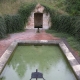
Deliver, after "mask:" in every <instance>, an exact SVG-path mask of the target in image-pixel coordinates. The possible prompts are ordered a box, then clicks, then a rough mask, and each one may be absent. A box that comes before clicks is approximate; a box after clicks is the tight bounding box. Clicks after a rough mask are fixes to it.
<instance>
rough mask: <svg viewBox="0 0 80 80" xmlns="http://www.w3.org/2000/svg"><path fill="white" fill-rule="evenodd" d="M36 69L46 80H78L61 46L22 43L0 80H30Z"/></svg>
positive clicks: (13, 54)
mask: <svg viewBox="0 0 80 80" xmlns="http://www.w3.org/2000/svg"><path fill="white" fill-rule="evenodd" d="M36 69H38V71H39V72H41V73H43V77H44V78H45V80H77V77H76V75H75V74H74V71H73V69H72V68H71V66H70V64H69V62H68V60H67V58H66V57H65V55H64V53H63V52H62V50H61V48H60V47H59V45H57V44H56V45H53V44H52V45H51V44H47V45H45V44H34V45H33V44H22V43H21V44H20V45H18V46H17V47H16V49H15V50H14V51H13V53H12V55H11V57H10V59H9V60H8V62H7V64H6V66H5V68H4V70H3V71H2V73H1V75H0V80H30V78H31V73H32V72H35V71H36ZM38 80H39V79H38ZM40 80H43V79H40Z"/></svg>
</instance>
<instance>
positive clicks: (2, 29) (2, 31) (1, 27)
mask: <svg viewBox="0 0 80 80" xmlns="http://www.w3.org/2000/svg"><path fill="white" fill-rule="evenodd" d="M5 35H6V24H5V20H4V18H2V17H0V38H4V37H5Z"/></svg>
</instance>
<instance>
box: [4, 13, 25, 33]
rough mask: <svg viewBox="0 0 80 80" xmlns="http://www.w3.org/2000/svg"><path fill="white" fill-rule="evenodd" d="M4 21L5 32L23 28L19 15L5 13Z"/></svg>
mask: <svg viewBox="0 0 80 80" xmlns="http://www.w3.org/2000/svg"><path fill="white" fill-rule="evenodd" d="M4 18H5V23H6V28H7V33H13V32H18V31H21V30H23V29H24V27H23V21H22V19H21V17H20V15H18V14H17V15H5V17H4Z"/></svg>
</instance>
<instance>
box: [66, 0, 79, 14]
mask: <svg viewBox="0 0 80 80" xmlns="http://www.w3.org/2000/svg"><path fill="white" fill-rule="evenodd" d="M65 3H66V11H67V12H68V13H69V14H71V15H80V0H65Z"/></svg>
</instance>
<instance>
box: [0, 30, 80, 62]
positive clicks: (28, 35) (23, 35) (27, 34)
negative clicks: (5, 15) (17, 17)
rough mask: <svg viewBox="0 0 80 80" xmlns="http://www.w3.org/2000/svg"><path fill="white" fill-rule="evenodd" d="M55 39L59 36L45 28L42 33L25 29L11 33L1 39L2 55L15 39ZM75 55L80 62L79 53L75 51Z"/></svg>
mask: <svg viewBox="0 0 80 80" xmlns="http://www.w3.org/2000/svg"><path fill="white" fill-rule="evenodd" d="M54 39H59V38H57V37H54V36H52V35H51V34H48V33H46V32H45V31H44V30H42V31H40V33H36V30H25V31H24V32H20V33H14V34H9V35H8V37H7V38H5V39H2V40H0V57H1V56H2V55H3V53H4V52H5V50H6V49H7V48H8V47H9V45H10V44H11V43H12V42H13V41H15V40H54ZM73 55H74V56H75V57H76V59H77V60H78V62H79V63H80V57H79V56H78V55H77V53H76V52H75V54H73Z"/></svg>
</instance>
